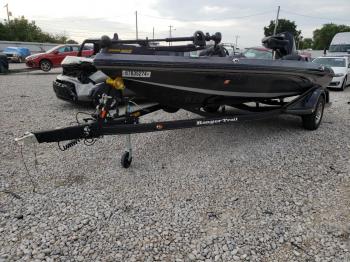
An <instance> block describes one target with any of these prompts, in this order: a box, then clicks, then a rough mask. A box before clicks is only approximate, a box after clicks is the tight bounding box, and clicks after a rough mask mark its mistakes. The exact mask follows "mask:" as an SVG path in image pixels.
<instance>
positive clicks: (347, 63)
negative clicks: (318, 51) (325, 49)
mask: <svg viewBox="0 0 350 262" xmlns="http://www.w3.org/2000/svg"><path fill="white" fill-rule="evenodd" d="M312 62H313V63H316V64H320V65H324V66H329V67H331V68H332V69H333V71H334V74H335V75H334V77H333V79H332V82H331V83H330V84H329V86H328V87H330V88H340V89H341V90H344V89H345V87H346V86H347V85H349V84H350V59H349V57H329V56H321V57H318V58H316V59H314V60H313V61H312Z"/></svg>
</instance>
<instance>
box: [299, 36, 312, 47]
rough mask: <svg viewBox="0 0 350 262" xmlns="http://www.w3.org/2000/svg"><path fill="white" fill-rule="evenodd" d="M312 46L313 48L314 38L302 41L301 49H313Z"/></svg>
mask: <svg viewBox="0 0 350 262" xmlns="http://www.w3.org/2000/svg"><path fill="white" fill-rule="evenodd" d="M312 46H313V40H312V38H304V39H303V40H302V41H300V45H299V49H308V48H312Z"/></svg>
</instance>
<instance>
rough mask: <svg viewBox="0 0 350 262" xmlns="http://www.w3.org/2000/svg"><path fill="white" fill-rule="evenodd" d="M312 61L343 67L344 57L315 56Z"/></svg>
mask: <svg viewBox="0 0 350 262" xmlns="http://www.w3.org/2000/svg"><path fill="white" fill-rule="evenodd" d="M312 62H313V63H316V64H319V65H324V66H330V67H345V58H340V57H339V58H338V57H322V58H316V59H315V60H314V61H312Z"/></svg>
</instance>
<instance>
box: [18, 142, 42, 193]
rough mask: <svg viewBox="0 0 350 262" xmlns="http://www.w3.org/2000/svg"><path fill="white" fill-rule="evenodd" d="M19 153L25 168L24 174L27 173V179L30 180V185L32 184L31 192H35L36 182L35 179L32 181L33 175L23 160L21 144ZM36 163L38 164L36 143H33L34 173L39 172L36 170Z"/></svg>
mask: <svg viewBox="0 0 350 262" xmlns="http://www.w3.org/2000/svg"><path fill="white" fill-rule="evenodd" d="M20 154H21V160H22V163H23V166H24V169H25V171H26V175H27V177H28V178H29V181H30V183H31V184H32V186H33V192H34V193H35V192H36V183H35V181H34V178H33V176H32V175H31V174H30V172H29V168H28V166H27V163H26V161H25V159H24V155H23V145H21V146H20ZM37 164H38V160H37V154H36V145H35V146H34V168H35V171H36V173H39V172H38V168H37Z"/></svg>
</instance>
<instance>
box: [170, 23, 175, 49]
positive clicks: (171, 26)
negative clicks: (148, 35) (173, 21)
mask: <svg viewBox="0 0 350 262" xmlns="http://www.w3.org/2000/svg"><path fill="white" fill-rule="evenodd" d="M173 27H174V26H173V25H169V38H171V28H173ZM169 46H171V42H169Z"/></svg>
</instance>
